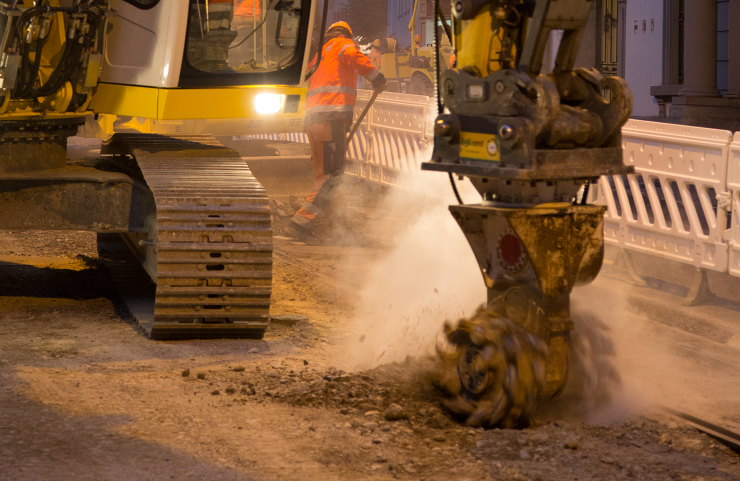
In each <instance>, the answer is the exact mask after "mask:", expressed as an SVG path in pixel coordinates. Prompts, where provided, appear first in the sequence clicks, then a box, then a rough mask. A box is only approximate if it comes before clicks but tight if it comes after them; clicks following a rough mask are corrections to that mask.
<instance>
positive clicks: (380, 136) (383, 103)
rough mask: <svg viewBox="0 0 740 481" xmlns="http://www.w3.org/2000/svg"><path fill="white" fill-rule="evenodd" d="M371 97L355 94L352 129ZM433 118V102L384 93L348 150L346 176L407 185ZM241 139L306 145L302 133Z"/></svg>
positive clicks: (420, 159)
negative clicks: (409, 173)
mask: <svg viewBox="0 0 740 481" xmlns="http://www.w3.org/2000/svg"><path fill="white" fill-rule="evenodd" d="M372 94H373V92H372V90H358V91H357V101H356V103H355V111H354V117H353V125H354V122H356V121H357V119H358V118H359V116H360V113H361V112H362V110H363V109H364V108H365V106H366V105H367V103H368V101H369V100H370V97H372ZM435 118H436V103H435V102H434V101H433V99H430V98H429V97H427V96H424V95H410V94H399V93H393V92H383V93H382V94H380V95H379V96H378V98H377V99H376V100H375V102H374V103H373V105H372V106H371V107H370V110H369V111H368V113H367V115H366V117H365V118H364V120H363V121H362V123H361V125H360V128H359V129H358V130H357V132H356V133H355V135H354V137H353V138H352V140H351V141H350V143H349V145H348V146H347V162H346V164H345V172H346V173H348V174H352V175H356V176H358V177H360V178H363V179H367V180H370V181H373V182H377V183H379V184H384V185H396V186H398V185H407V184H410V182H409V181H408V179H407V178H404V177H403V176H402V175H400V174H401V173H402V172H404V171H418V170H419V169H420V166H421V163H422V162H423V161H424V160H426V158H425V157H426V156H427V155H429V154H428V153H427V152H428V149H427V147H431V143H432V139H433V134H432V122H433V121H434V119H435ZM239 138H240V139H242V136H239ZM243 139H270V140H287V141H291V142H308V139H307V138H306V134H304V133H282V134H263V135H248V136H243ZM235 140H236V139H235Z"/></svg>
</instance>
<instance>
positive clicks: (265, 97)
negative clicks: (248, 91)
mask: <svg viewBox="0 0 740 481" xmlns="http://www.w3.org/2000/svg"><path fill="white" fill-rule="evenodd" d="M283 105H285V95H282V94H257V96H256V97H255V98H254V109H255V110H256V111H257V113H258V114H276V113H278V112H280V111H281V110H282V109H283Z"/></svg>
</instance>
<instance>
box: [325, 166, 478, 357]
mask: <svg viewBox="0 0 740 481" xmlns="http://www.w3.org/2000/svg"><path fill="white" fill-rule="evenodd" d="M404 180H406V182H404V184H405V185H407V186H410V188H409V189H401V188H396V189H392V190H391V191H390V192H388V194H387V197H386V198H385V199H384V200H383V202H382V204H383V205H382V208H381V209H380V211H381V212H383V214H382V216H381V217H379V218H378V219H375V220H374V221H373V222H370V223H369V225H368V228H366V229H365V234H366V235H370V236H373V237H375V238H378V239H382V241H383V242H384V243H387V244H388V247H387V249H386V251H385V253H384V255H383V256H381V257H380V258H379V259H378V260H377V261H376V262H374V263H373V264H372V266H371V268H370V271H369V272H367V273H366V274H364V275H363V277H364V279H365V282H364V287H363V289H362V290H361V292H360V293H359V294H358V299H357V304H356V309H355V313H356V314H355V319H354V326H353V327H354V331H355V332H354V334H353V340H352V341H350V343H349V344H348V345H347V346H346V349H345V350H344V352H343V355H342V359H338V360H337V365H340V366H342V368H344V369H347V370H355V369H369V368H373V367H375V366H378V365H380V364H384V363H387V362H393V361H399V360H403V359H405V358H406V356H417V355H423V354H427V353H429V354H431V353H432V352H433V349H434V344H435V339H436V338H437V336H438V335H440V334H441V330H442V325H443V323H444V321H446V320H450V319H456V318H458V317H460V316H464V315H469V314H470V313H471V312H473V310H474V309H475V307H477V306H478V305H480V304H481V303H483V302H485V299H486V289H485V285H484V284H483V280H482V279H481V274H480V271H479V270H478V265H477V263H476V261H475V257H474V256H473V253H472V251H471V250H470V247H469V246H468V242H467V240H466V239H465V236H464V235H463V233H462V231H461V230H460V227H459V226H458V225H457V223H456V222H455V220H454V219H453V218H452V215H451V214H450V212H449V210H448V206H449V205H450V204H451V203H456V200H455V197H454V195H453V193H452V189H451V187H450V182H449V179H448V178H447V176H446V175H443V174H435V173H426V172H424V173H410V174H408V178H407V179H404ZM458 185H459V187H460V188H461V189H462V190H463V192H462V195H463V196H464V198H465V199H466V201H467V202H475V201H479V199H480V196H479V195H478V194H477V192H475V189H474V188H473V187H472V185H470V184H469V183H468V182H467V181H465V182H458Z"/></svg>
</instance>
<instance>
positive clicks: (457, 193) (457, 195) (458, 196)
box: [448, 172, 465, 205]
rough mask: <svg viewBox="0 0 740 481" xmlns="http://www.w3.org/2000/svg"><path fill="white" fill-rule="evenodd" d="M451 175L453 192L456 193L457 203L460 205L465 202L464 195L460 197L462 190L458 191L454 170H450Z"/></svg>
mask: <svg viewBox="0 0 740 481" xmlns="http://www.w3.org/2000/svg"><path fill="white" fill-rule="evenodd" d="M448 174H449V175H450V185H452V192H454V193H455V198H456V199H457V203H458V204H460V205H465V204H463V201H462V197H460V192H458V191H457V185H456V184H455V178H454V177H453V176H452V172H448Z"/></svg>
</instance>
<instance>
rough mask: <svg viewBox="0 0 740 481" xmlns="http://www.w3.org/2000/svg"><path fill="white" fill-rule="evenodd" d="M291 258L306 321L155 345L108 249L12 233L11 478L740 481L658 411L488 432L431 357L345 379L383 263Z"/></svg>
mask: <svg viewBox="0 0 740 481" xmlns="http://www.w3.org/2000/svg"><path fill="white" fill-rule="evenodd" d="M281 202H282V205H278V204H274V205H273V207H274V208H275V209H277V208H278V207H280V208H282V207H283V206H284V205H286V204H287V205H289V204H290V201H289V200H282V201H281ZM288 214H289V213H288ZM288 214H286V215H285V216H281V215H280V214H277V215H276V216H277V217H287V216H288ZM283 220H284V219H283ZM277 221H278V223H279V222H280V220H279V219H278V220H277ZM275 247H276V255H275V257H274V260H275V265H274V281H273V288H274V291H273V304H272V308H271V311H272V313H273V315H278V314H292V315H301V316H305V318H306V319H303V320H300V321H299V322H297V323H295V324H291V323H283V324H278V323H273V324H272V325H271V327H270V329H269V330H268V332H267V335H266V336H265V338H264V340H260V341H255V340H216V341H189V342H154V341H150V340H147V339H145V338H143V337H142V336H141V335H140V334H139V333H138V332H137V331H136V329H135V328H134V327H133V326H132V324H131V323H130V320H128V319H127V317H126V316H127V314H126V311H125V308H124V307H123V306H122V305H121V304H120V302H119V301H118V299H117V297H116V294H115V290H114V289H113V287H112V285H111V283H110V280H109V279H108V277H107V275H106V272H105V271H104V270H103V269H102V268H98V267H97V263H96V257H97V254H96V246H95V236H94V235H93V234H89V233H74V232H72V233H70V232H64V233H55V232H51V233H49V232H7V231H4V232H0V329H2V331H1V332H2V333H3V334H2V336H0V479H3V480H6V479H7V480H67V479H75V480H88V479H89V480H159V479H192V480H195V479H198V480H205V479H208V480H363V479H373V480H375V479H377V480H381V479H408V480H426V481H430V480H438V481H441V480H445V481H447V480H471V481H472V480H584V479H598V480H611V479H626V478H633V479H644V480H697V481H698V480H734V479H740V463H739V462H738V455H737V454H735V453H733V452H732V451H730V450H728V449H727V448H726V447H725V446H724V445H722V444H720V443H718V442H716V441H715V440H713V439H711V438H709V437H708V436H706V435H704V434H701V433H699V432H697V431H696V430H694V429H692V428H689V427H687V426H686V425H684V424H682V423H681V422H680V421H678V420H676V419H673V418H670V417H669V416H667V415H665V414H662V413H661V412H659V411H658V410H657V409H650V408H646V409H644V410H642V411H641V412H639V413H634V414H631V415H628V416H622V417H621V418H620V419H618V420H616V421H600V422H593V421H591V422H588V423H587V422H584V421H583V420H579V419H578V416H575V417H574V416H573V415H572V414H573V410H572V409H571V410H570V414H571V415H569V416H559V415H558V411H557V410H555V411H550V412H549V414H547V415H546V413H547V412H548V411H547V410H546V409H545V410H543V414H542V415H541V416H540V417H539V418H538V419H537V420H536V421H535V423H534V424H533V426H532V427H531V428H529V429H526V430H499V429H496V430H489V431H484V430H481V429H470V428H467V427H464V426H460V425H458V424H457V423H455V422H454V421H453V420H452V419H451V418H450V417H449V416H448V415H447V413H446V412H444V411H443V410H442V409H441V408H440V405H439V404H438V401H437V398H436V396H435V393H434V392H433V391H432V389H431V388H430V384H429V382H428V369H429V360H428V359H426V358H423V357H421V358H408V359H407V360H406V361H402V362H394V363H389V364H382V365H380V366H379V367H376V368H374V369H370V370H364V371H359V372H344V371H340V370H338V369H337V368H336V367H334V366H333V363H334V361H335V360H336V359H337V358H338V356H342V355H344V354H346V355H349V352H347V349H348V347H347V346H349V345H350V344H349V342H348V339H350V338H352V336H354V335H355V332H354V331H353V327H352V322H351V321H352V319H353V318H354V316H355V315H356V314H357V313H356V312H355V311H356V309H357V306H356V303H355V302H353V295H354V293H355V291H356V288H357V287H358V286H361V285H362V283H363V272H365V271H366V270H367V269H365V268H363V266H365V267H366V266H367V264H368V263H370V264H372V263H373V262H374V259H377V258H378V257H380V256H381V255H382V251H383V249H382V246H378V245H377V244H372V243H371V244H370V245H369V246H362V247H361V248H356V247H355V248H353V247H333V246H307V245H301V244H295V243H294V242H291V241H289V240H286V239H277V240H276V245H275ZM348 252H349V253H350V254H352V253H354V254H355V257H352V256H351V255H350V256H348ZM352 259H354V261H353V260H352ZM736 409H737V407H736Z"/></svg>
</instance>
